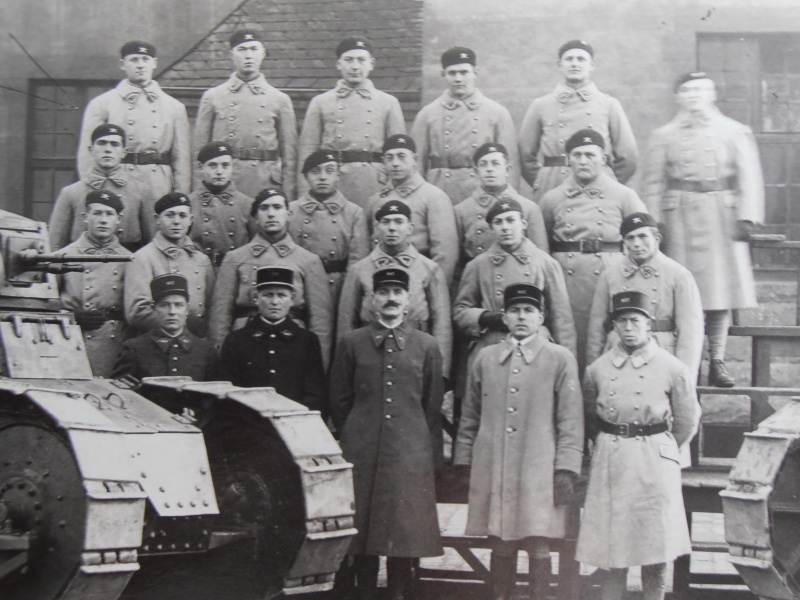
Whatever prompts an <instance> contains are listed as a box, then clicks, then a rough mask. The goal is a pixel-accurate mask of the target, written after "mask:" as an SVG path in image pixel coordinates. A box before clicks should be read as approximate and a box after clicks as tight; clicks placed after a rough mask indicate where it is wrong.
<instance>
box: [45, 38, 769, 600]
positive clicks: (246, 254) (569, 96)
mask: <svg viewBox="0 0 800 600" xmlns="http://www.w3.org/2000/svg"><path fill="white" fill-rule="evenodd" d="M335 54H336V59H337V60H336V68H337V69H338V71H339V73H340V75H341V79H340V80H339V81H338V83H337V84H336V86H335V88H334V89H332V90H330V91H327V92H325V93H322V94H320V95H319V96H317V97H315V98H314V99H313V100H312V101H311V103H310V105H309V108H308V112H307V114H306V116H305V120H304V122H303V124H302V127H301V128H300V131H299V135H298V127H297V123H296V120H295V115H294V109H293V107H292V102H291V100H290V98H289V97H288V96H287V95H286V94H284V93H283V92H281V91H279V90H277V89H275V88H274V87H272V86H271V85H270V84H269V83H268V82H267V80H266V78H265V77H264V75H263V74H262V72H261V66H262V62H263V61H264V59H265V58H266V57H267V49H266V48H265V46H264V44H263V43H262V41H261V40H260V36H259V33H258V32H257V31H255V30H252V29H242V30H238V31H236V32H235V33H234V34H233V35H232V36H231V38H230V55H231V59H232V61H233V65H234V72H233V74H232V75H231V77H230V78H229V79H228V80H227V81H226V82H224V83H222V84H220V85H219V86H217V87H214V88H212V89H210V90H208V91H207V92H205V93H204V94H203V97H202V100H201V102H200V107H199V111H198V115H197V120H196V123H195V132H194V140H193V142H191V141H190V139H189V135H190V134H189V129H190V127H189V122H188V119H187V115H186V110H185V108H184V107H183V105H182V104H181V103H180V102H178V101H177V100H175V99H173V98H171V97H170V96H169V95H167V94H166V93H165V92H164V91H163V90H162V89H161V88H160V87H159V85H158V83H156V82H155V81H153V79H152V77H153V73H154V71H155V69H156V67H157V57H156V49H155V48H154V47H153V46H152V44H149V43H146V42H140V41H134V42H129V43H127V44H125V45H124V46H123V47H122V49H121V68H122V70H123V71H124V73H125V77H126V78H125V79H124V80H122V81H121V82H120V83H119V85H117V86H116V88H114V89H113V90H110V91H108V92H106V93H104V94H102V95H100V96H98V97H97V98H95V99H94V100H92V101H91V102H90V103H89V105H88V106H87V108H86V112H85V115H84V119H83V125H82V131H81V141H80V148H79V153H78V168H79V172H80V175H81V180H80V181H79V182H77V183H74V184H72V185H70V186H67V187H66V188H64V189H63V190H62V192H61V194H60V195H59V197H58V199H57V200H56V203H55V206H54V209H53V215H52V217H51V222H50V237H51V245H52V246H53V248H54V250H57V251H61V252H65V253H69V254H76V253H78V254H81V253H83V254H119V255H129V254H132V261H131V262H130V264H128V265H127V267H121V266H120V265H119V263H111V264H104V263H91V264H88V265H87V267H86V269H85V270H84V271H83V272H80V273H68V274H66V275H63V276H62V278H63V281H62V287H61V289H62V292H61V293H62V299H63V303H64V306H65V307H66V308H68V309H70V310H72V311H74V313H75V318H76V320H77V322H78V323H79V324H80V325H81V326H82V328H83V331H84V338H85V342H86V348H87V351H88V353H89V358H90V362H91V365H92V368H93V371H94V373H95V374H96V375H98V376H103V377H125V378H129V379H132V380H137V379H141V378H142V377H147V376H154V375H189V376H192V377H194V378H196V379H199V380H213V379H224V380H229V381H231V382H233V383H234V384H236V385H241V386H248V387H250V386H272V387H274V388H275V389H276V390H277V391H278V393H280V394H283V395H285V396H287V397H288V398H290V399H292V400H295V401H297V402H300V403H302V404H304V405H306V406H307V407H309V408H311V409H316V410H320V411H321V413H322V415H323V417H325V418H326V419H328V421H329V423H330V425H331V427H332V428H333V429H334V430H335V431H336V433H337V435H338V436H339V439H340V441H341V444H342V448H343V452H344V455H345V457H346V458H347V459H348V460H349V461H350V462H352V463H353V464H354V484H355V495H356V527H357V529H358V534H357V536H356V537H355V539H354V542H353V544H352V546H351V554H352V555H353V561H352V572H354V573H355V579H356V581H357V588H358V594H359V597H360V598H363V599H368V598H373V597H374V594H375V588H376V585H377V572H378V557H379V556H387V557H388V562H387V568H388V581H389V591H390V595H391V597H392V598H393V599H400V598H403V597H407V596H406V594H407V591H408V589H409V585H410V580H411V574H412V569H413V564H414V562H413V559H414V558H418V557H422V556H431V555H436V554H439V553H441V551H442V548H441V541H440V539H439V528H438V523H437V517H436V504H435V502H436V495H435V477H434V474H435V472H436V470H437V469H438V467H439V466H440V465H441V464H442V461H443V458H442V430H441V421H440V411H441V406H442V399H443V394H444V392H445V390H448V389H452V390H453V394H454V397H455V408H456V411H455V412H456V418H457V420H459V426H458V433H457V436H456V438H455V443H454V450H453V459H454V463H455V464H456V465H471V467H470V497H469V498H470V499H469V502H470V507H469V520H468V524H467V533H469V534H473V535H485V536H488V537H489V539H490V542H491V546H492V550H493V552H492V560H491V581H490V588H491V597H492V598H496V599H499V600H502V599H507V598H510V597H511V594H512V593H513V591H512V590H513V583H514V580H515V576H516V554H517V551H518V550H520V549H522V550H526V551H528V552H529V554H530V557H531V562H530V565H531V566H530V585H531V590H532V593H533V596H532V597H533V598H536V599H537V600H538V599H543V598H545V597H546V593H547V581H548V579H549V575H550V554H549V550H550V547H549V542H548V540H550V539H553V538H560V537H564V535H565V519H566V516H565V515H566V511H567V509H568V506H569V505H570V504H571V503H574V498H575V495H576V494H575V488H576V485H577V482H578V476H579V475H580V473H581V465H582V457H583V455H584V452H585V451H586V450H587V449H589V448H591V449H592V453H593V459H592V461H593V462H592V469H591V475H590V478H589V484H588V492H587V495H586V503H585V510H584V519H583V523H582V527H581V533H580V536H579V540H578V552H577V556H578V559H579V560H582V561H584V562H586V563H588V564H591V565H595V566H598V567H601V568H604V569H608V570H609V574H608V578H607V583H606V586H605V587H604V596H603V597H604V598H606V599H607V600H611V599H613V598H619V597H620V594H621V593H622V591H623V590H624V586H625V574H626V572H627V567H629V566H634V565H644V569H643V582H644V586H645V593H646V596H645V597H646V598H653V599H654V598H663V594H664V589H665V581H666V579H665V578H666V564H667V563H668V562H669V561H671V560H673V559H674V558H675V557H676V556H679V555H680V554H684V553H686V552H689V551H690V544H689V537H688V529H687V526H686V522H685V517H684V516H683V505H682V499H681V488H680V466H681V464H682V463H683V462H685V461H684V460H683V458H682V456H683V454H684V451H685V449H686V446H687V444H688V441H689V440H690V439H691V437H692V436H693V435H694V432H695V430H696V427H697V423H698V420H699V406H698V404H697V400H696V397H695V392H694V385H695V382H696V380H697V377H698V372H699V369H700V362H701V356H702V350H703V343H704V331H705V333H707V335H708V340H709V355H710V362H709V364H710V370H709V375H708V379H709V383H710V384H711V385H717V386H721V387H729V386H732V385H734V383H735V382H734V380H733V378H732V377H730V375H728V373H727V371H726V369H725V365H724V356H725V343H726V335H727V329H728V325H729V319H730V316H729V315H730V310H731V309H738V308H745V307H748V306H753V305H755V286H754V283H753V276H752V269H751V267H750V263H749V253H748V245H747V239H748V236H749V234H750V232H751V231H752V229H753V227H754V226H755V224H757V223H758V222H759V221H760V220H761V219H762V217H763V183H762V181H761V171H760V165H759V159H758V153H757V150H756V148H755V144H754V141H753V138H752V134H751V133H750V131H749V129H748V128H747V127H746V126H744V125H741V124H739V123H736V122H735V121H733V120H731V119H729V118H727V117H725V116H723V115H722V114H721V113H720V112H719V111H718V109H717V108H716V106H715V100H716V96H715V88H714V83H713V81H712V80H711V79H710V78H709V77H708V75H706V74H705V73H689V74H687V75H685V76H682V77H681V78H679V79H678V80H677V82H676V85H675V98H676V101H677V104H678V109H679V110H678V114H677V116H676V117H675V119H674V120H673V121H671V122H670V123H669V124H667V125H665V126H664V127H662V128H660V129H658V130H656V131H655V133H654V134H653V137H652V140H651V142H650V147H649V149H648V152H647V155H646V160H645V166H644V175H643V177H642V182H643V183H642V190H643V193H642V196H641V197H640V195H639V194H637V193H636V192H635V191H634V190H633V189H631V188H629V187H627V186H626V185H625V182H626V181H627V180H628V179H629V178H630V177H631V176H632V175H633V174H634V172H635V170H636V168H637V157H638V153H637V148H636V142H635V138H634V136H633V132H632V129H631V126H630V124H629V122H628V119H627V117H626V115H625V112H624V110H623V109H622V106H621V104H620V103H619V101H617V100H616V99H614V98H612V97H611V96H609V95H607V94H604V93H602V92H601V91H599V90H598V88H597V86H596V85H595V84H594V83H593V82H592V80H591V76H592V73H593V71H594V68H595V61H594V50H593V48H592V47H591V45H589V44H588V43H587V42H585V41H582V40H573V41H570V42H567V43H566V44H564V45H563V46H562V47H561V48H560V49H559V50H558V68H559V70H560V72H561V75H562V77H563V80H562V81H561V82H560V83H559V84H558V85H557V86H556V88H555V89H554V90H553V91H552V92H551V93H549V94H547V95H545V96H542V97H540V98H537V99H535V100H534V101H533V102H532V104H531V106H530V108H529V110H528V111H527V113H526V115H525V118H524V120H523V123H522V126H521V127H520V129H519V131H517V130H516V128H515V126H514V124H513V121H512V119H511V116H510V114H509V112H508V111H507V110H506V109H505V108H504V107H503V106H501V105H500V104H499V103H497V102H495V101H493V100H491V99H489V98H487V97H486V96H484V95H483V94H482V93H481V92H480V91H479V90H478V89H477V87H476V80H477V76H478V67H477V57H476V55H475V52H474V51H472V50H471V49H469V48H466V47H461V46H458V47H453V48H450V49H448V50H446V51H445V52H444V53H443V54H442V56H441V65H442V78H443V80H444V83H445V85H446V87H447V89H446V91H445V92H444V93H443V94H442V95H441V96H440V97H439V98H438V99H436V100H435V101H434V102H432V103H430V104H429V105H427V106H425V107H424V108H423V109H422V110H421V111H420V112H419V114H418V115H417V117H416V119H415V120H414V123H413V126H412V128H411V131H410V134H408V133H407V132H406V131H405V120H404V118H403V114H402V110H401V107H400V104H399V102H398V101H397V99H396V98H394V97H393V96H391V95H389V94H386V93H384V92H382V91H380V90H377V89H376V88H375V86H374V85H373V84H372V82H371V81H370V79H369V76H370V73H371V71H372V70H373V68H374V67H375V63H376V59H375V57H374V55H373V47H372V44H371V42H370V41H369V40H368V39H367V38H365V37H358V36H356V37H350V38H347V39H345V40H342V42H341V43H340V44H339V45H338V46H337V48H336V51H335ZM194 153H196V154H194ZM192 156H194V158H196V161H195V168H194V169H193V168H192V162H193V161H192ZM298 167H299V168H298ZM298 170H299V173H297V171H298ZM520 176H521V177H522V178H523V179H524V180H525V181H526V182H527V183H528V184H530V186H531V188H532V198H528V197H525V196H524V195H522V194H521V193H519V192H518V191H517V190H516V189H515V188H516V187H518V185H519V179H520ZM662 247H663V249H664V252H663V253H662V251H661V249H662ZM451 299H452V301H451ZM581 377H582V378H583V387H581V383H580V379H581ZM645 534H646V535H645Z"/></svg>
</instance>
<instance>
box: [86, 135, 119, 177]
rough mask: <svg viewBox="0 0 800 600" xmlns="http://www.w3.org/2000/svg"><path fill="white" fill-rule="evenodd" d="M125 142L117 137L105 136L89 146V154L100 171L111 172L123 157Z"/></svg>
mask: <svg viewBox="0 0 800 600" xmlns="http://www.w3.org/2000/svg"><path fill="white" fill-rule="evenodd" d="M125 152H126V151H125V142H124V140H123V139H122V137H121V136H119V135H105V136H103V137H100V138H97V139H96V140H95V141H94V143H93V144H92V145H91V146H89V153H90V154H91V155H92V158H94V162H95V164H96V165H97V166H98V167H100V168H101V169H106V170H111V169H113V168H114V167H116V166H117V165H118V164H119V163H121V162H122V159H123V158H124V157H125Z"/></svg>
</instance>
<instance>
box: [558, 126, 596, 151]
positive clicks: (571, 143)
mask: <svg viewBox="0 0 800 600" xmlns="http://www.w3.org/2000/svg"><path fill="white" fill-rule="evenodd" d="M581 146H599V147H600V148H605V147H606V142H605V140H604V139H603V136H602V135H600V134H599V133H597V132H596V131H595V130H594V129H580V130H578V131H576V132H575V133H573V134H572V136H571V137H570V138H569V139H568V140H567V143H566V144H564V147H565V148H566V150H567V154H569V153H570V152H572V151H573V150H575V148H580V147H581Z"/></svg>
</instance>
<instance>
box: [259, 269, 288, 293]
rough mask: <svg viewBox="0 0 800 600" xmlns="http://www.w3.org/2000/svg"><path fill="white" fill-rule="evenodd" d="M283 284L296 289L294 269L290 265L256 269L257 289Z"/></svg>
mask: <svg viewBox="0 0 800 600" xmlns="http://www.w3.org/2000/svg"><path fill="white" fill-rule="evenodd" d="M268 285H282V286H284V287H288V288H291V289H294V271H293V270H292V269H290V268H289V267H261V268H260V269H258V271H256V289H257V290H258V289H261V288H262V287H266V286H268Z"/></svg>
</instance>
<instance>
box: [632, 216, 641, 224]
mask: <svg viewBox="0 0 800 600" xmlns="http://www.w3.org/2000/svg"><path fill="white" fill-rule="evenodd" d="M631 221H632V222H633V223H641V222H642V219H641V218H640V217H633V219H631Z"/></svg>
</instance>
